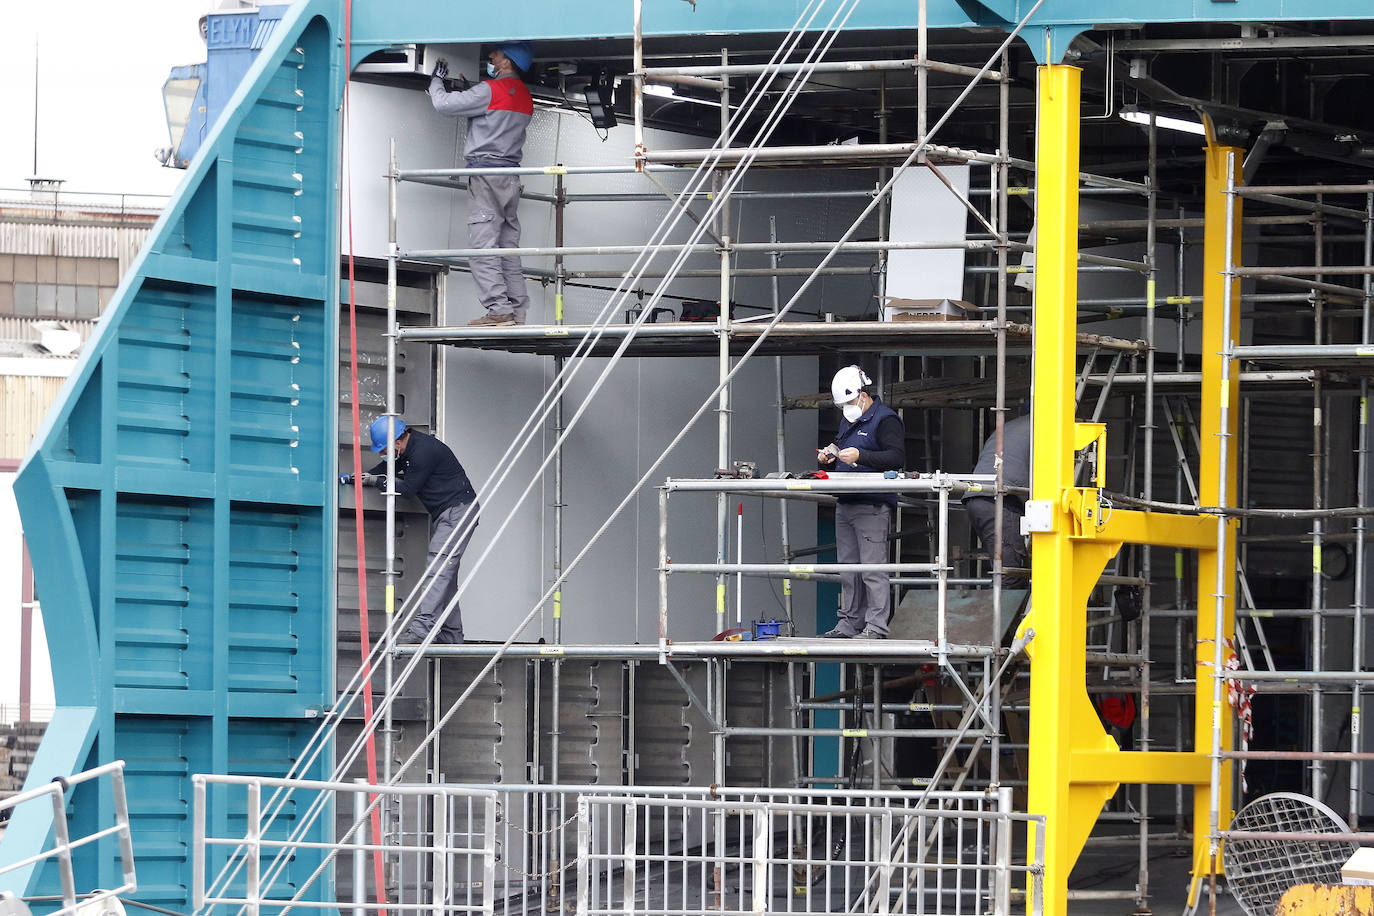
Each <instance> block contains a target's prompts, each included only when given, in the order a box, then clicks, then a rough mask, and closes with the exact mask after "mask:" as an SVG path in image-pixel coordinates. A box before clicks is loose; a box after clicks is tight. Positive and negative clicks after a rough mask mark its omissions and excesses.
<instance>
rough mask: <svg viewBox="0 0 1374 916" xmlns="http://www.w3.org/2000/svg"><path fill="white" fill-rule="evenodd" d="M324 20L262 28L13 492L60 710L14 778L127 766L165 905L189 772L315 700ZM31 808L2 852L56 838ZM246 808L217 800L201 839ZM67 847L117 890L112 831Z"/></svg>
mask: <svg viewBox="0 0 1374 916" xmlns="http://www.w3.org/2000/svg"><path fill="white" fill-rule="evenodd" d="M340 19H341V17H340V15H339V5H338V3H337V2H335V0H304V2H301V3H298V4H296V5H295V6H293V7H292V8H291V10H290V11H289V12H288V13H287V14H286V15H285V17H284V18H283V19H281V20H280V21H279V22H278V23H277V24H276V28H275V29H274V31H273V33H272V35H271V37H270V40H268V42H267V43H266V44H265V45H264V46H263V48H262V51H261V53H260V54H259V56H258V58H257V60H256V61H255V63H254V64H253V66H252V68H251V69H250V70H249V71H248V73H247V75H246V76H245V78H244V80H243V83H242V85H240V86H239V88H238V91H237V94H236V96H235V98H234V99H233V100H232V101H231V103H230V104H229V105H228V107H227V108H226V113H225V115H224V116H223V117H222V118H220V120H219V122H218V125H217V126H216V127H215V128H214V129H213V130H212V131H211V133H210V135H209V136H208V137H207V138H206V141H205V143H204V145H203V147H202V148H201V150H200V152H199V154H198V155H197V157H196V159H195V161H194V162H193V163H192V164H191V167H190V169H189V171H188V174H187V176H186V180H185V181H184V182H183V184H182V186H181V189H180V191H179V193H178V194H177V195H176V197H175V199H174V200H173V202H172V204H171V205H170V207H169V208H168V210H167V212H166V213H165V214H164V215H163V217H162V219H161V221H160V222H159V223H158V225H157V227H156V228H155V230H154V232H153V236H152V240H151V241H150V243H149V244H148V245H147V247H145V249H144V251H143V253H142V254H141V255H140V258H139V260H138V261H137V262H136V264H135V265H134V266H133V268H132V269H131V270H130V272H129V274H128V276H127V277H126V278H125V281H124V284H123V286H122V287H121V288H120V290H119V292H118V294H117V296H116V298H115V300H114V302H113V303H112V304H111V305H110V307H109V308H108V309H107V311H106V313H105V316H104V318H103V319H102V321H101V324H100V328H99V332H98V334H97V336H96V337H95V339H93V340H92V342H91V343H90V345H89V346H88V348H87V351H86V353H85V355H84V357H83V359H82V361H81V363H80V366H79V368H78V370H77V371H76V372H75V373H74V374H73V376H72V377H71V379H70V380H69V382H68V384H67V386H66V388H65V390H64V392H63V394H62V395H61V397H60V398H59V399H58V404H57V406H56V407H55V408H54V409H53V412H52V413H51V414H50V415H49V417H48V421H47V424H46V426H45V428H44V429H43V431H42V432H40V434H39V436H38V438H37V440H36V441H35V445H34V447H33V449H32V451H31V452H30V454H29V456H28V458H27V460H26V462H25V464H24V466H23V467H22V469H21V471H20V474H19V477H18V479H17V481H16V483H15V488H14V489H15V494H16V497H17V499H18V502H19V507H20V510H21V512H22V513H23V518H24V522H25V534H26V536H27V538H28V541H29V545H30V548H31V550H32V553H33V557H34V567H35V575H36V578H37V584H38V589H39V597H40V599H41V602H42V609H43V614H44V623H45V627H46V630H47V633H48V641H49V652H50V654H51V658H52V670H53V672H54V674H55V675H56V677H55V681H56V683H55V688H56V699H57V703H58V710H57V714H56V716H55V718H54V719H53V722H52V725H51V726H50V728H49V730H48V734H47V736H46V737H45V738H44V740H43V744H42V746H41V748H40V749H39V753H38V758H37V760H36V761H35V763H34V767H33V770H32V772H31V773H30V775H29V784H30V785H36V784H38V783H40V782H43V781H46V780H48V779H51V778H53V777H55V776H63V775H67V774H70V773H73V772H76V771H80V770H82V769H85V768H87V767H91V766H95V765H97V764H100V763H105V762H107V761H111V760H117V759H123V760H125V761H127V764H128V768H127V771H126V775H127V786H128V793H129V807H130V819H131V824H132V828H133V842H134V849H135V853H136V857H137V864H138V877H139V890H138V893H137V897H138V898H139V899H141V900H143V901H146V902H149V903H154V904H158V905H161V906H164V907H168V908H170V909H174V910H178V911H182V912H187V911H189V903H190V876H191V868H190V854H191V843H192V819H191V814H192V811H191V803H192V796H191V781H190V778H189V777H190V774H192V773H198V772H204V773H231V774H262V775H271V776H281V775H283V774H284V773H286V772H287V771H288V770H289V769H290V768H291V767H292V766H293V765H294V764H296V763H297V762H298V760H300V759H301V754H302V749H303V748H304V747H305V745H306V743H307V742H308V741H309V739H310V737H311V735H312V734H313V733H314V731H315V729H316V726H317V725H318V717H319V715H320V713H321V710H322V709H324V708H326V707H327V705H328V704H329V703H330V702H331V701H332V698H333V692H332V691H333V679H334V672H333V670H332V659H333V658H334V648H333V640H334V636H333V630H334V627H333V607H334V595H333V588H334V586H333V574H332V564H333V554H334V524H335V522H334V518H335V498H336V497H335V490H336V486H335V485H334V484H333V481H334V476H333V475H334V463H335V442H336V436H337V432H336V429H335V403H336V401H335V389H336V381H337V379H336V374H337V349H336V348H337V343H336V337H337V313H338V305H337V303H338V300H337V289H338V251H339V244H338V221H339V217H338V203H337V202H338V182H337V176H338V173H339V169H338V149H339V142H338V131H339V106H338V100H339V98H340V95H341V88H342V53H341V51H342V48H341V43H340V41H339V29H338V28H337V23H339V22H340ZM329 762H330V761H329V758H328V755H327V754H325V755H322V756H321V758H320V759H319V762H318V763H317V764H316V765H314V766H313V767H311V768H310V769H308V770H307V771H306V772H305V775H306V776H318V775H320V774H321V773H323V772H327V767H328V764H329ZM82 789H83V790H84V791H85V792H86V795H85V796H84V797H82V796H81V795H80V794H78V796H77V798H76V800H75V804H74V806H73V810H74V812H75V815H74V816H75V817H76V818H77V819H78V821H80V822H82V823H78V824H77V825H76V827H77V828H78V829H79V828H81V827H91V826H94V825H97V824H100V825H108V824H110V823H112V822H113V819H114V807H113V800H112V797H111V795H110V791H109V787H108V785H106V786H101V787H97V786H96V785H95V784H94V783H90V784H87V785H86V786H83V787H82ZM42 807H43V806H39V805H28V806H24V809H25V810H21V811H20V812H18V813H16V815H15V817H14V820H13V822H12V823H11V825H10V827H9V830H8V831H7V833H6V835H5V838H4V849H3V856H0V861H16V860H19V859H22V858H25V857H27V856H29V855H31V854H33V853H36V852H38V851H39V850H40V849H42V848H43V847H44V845H45V844H47V843H50V842H51V833H52V823H51V810H47V811H46V813H45V812H44V811H41V810H39V809H40V808H42ZM30 809H31V810H30ZM241 816H242V812H241V810H236V809H235V808H234V806H233V803H232V802H231V801H230V800H229V799H228V798H227V797H225V796H223V795H218V794H215V793H212V795H211V803H210V809H209V827H210V830H211V831H212V832H213V833H215V834H217V835H219V836H225V835H229V834H230V832H231V831H236V830H237V831H239V833H238V834H237V835H240V836H241V835H242V832H241V830H242V823H241V821H240V818H241ZM290 826H291V825H290V821H289V817H288V818H285V819H283V821H282V822H281V824H280V825H279V827H280V829H289V827H290ZM331 831H332V824H328V823H326V819H322V820H321V822H320V824H319V826H318V827H317V828H316V831H315V836H312V837H308V839H322V838H324V835H325V834H327V833H329V832H331ZM318 861H319V860H318V857H317V856H313V855H298V856H297V857H296V859H295V861H294V862H293V864H292V865H291V867H290V870H289V871H288V872H287V874H286V875H285V881H284V882H283V884H282V885H279V886H278V887H277V888H276V892H282V891H286V892H287V893H288V894H289V893H290V892H291V890H292V889H293V888H294V887H295V886H299V884H300V883H302V882H303V881H304V880H305V878H306V877H307V876H308V875H309V873H310V871H311V870H312V869H313V867H314V866H315V865H316V864H317V863H318ZM78 863H79V865H80V871H79V874H80V875H81V876H82V877H81V882H82V888H84V889H90V888H91V887H95V886H101V887H112V886H116V885H118V884H119V883H120V878H119V870H118V858H117V849H116V848H114V846H113V845H111V844H101V847H100V848H99V849H98V850H97V849H94V848H91V849H89V850H88V851H87V852H86V853H85V861H81V860H80V859H79V860H78ZM215 872H216V867H215V859H214V858H213V857H212V859H211V860H210V869H209V871H208V875H209V876H211V877H213V876H214V874H215ZM239 880H240V882H241V881H242V878H241V877H240V879H239ZM59 887H60V885H59V884H58V881H57V875H56V871H55V869H53V868H51V867H48V868H47V869H45V870H35V871H32V872H30V873H28V874H24V875H21V877H20V881H19V882H18V883H17V884H15V885H14V888H15V890H17V891H19V892H20V893H24V894H51V893H56V892H57V891H58V888H59ZM79 889H81V888H79ZM329 893H330V889H329V887H328V885H327V884H324V885H320V886H319V887H318V889H315V888H312V890H311V892H310V896H311V897H318V896H319V895H321V894H329Z"/></svg>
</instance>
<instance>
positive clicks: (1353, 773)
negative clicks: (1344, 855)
mask: <svg viewBox="0 0 1374 916" xmlns="http://www.w3.org/2000/svg"><path fill="white" fill-rule="evenodd" d="M1364 262H1365V263H1366V264H1369V263H1374V190H1370V191H1368V192H1367V193H1366V195H1365V223H1364ZM1372 299H1374V279H1371V277H1370V276H1369V275H1368V274H1366V275H1365V278H1364V303H1363V310H1362V311H1363V316H1362V317H1363V321H1362V322H1361V327H1360V340H1361V341H1362V342H1364V343H1365V344H1368V343H1369V342H1370V306H1371V300H1372ZM1358 424H1359V425H1358V430H1357V432H1356V439H1355V505H1356V506H1357V507H1358V508H1364V507H1365V506H1367V505H1369V379H1368V378H1362V379H1360V401H1359V420H1358ZM1366 527H1367V522H1366V521H1365V518H1364V516H1360V517H1359V518H1357V519H1355V557H1354V564H1355V582H1354V590H1355V594H1354V599H1355V600H1354V602H1353V607H1352V608H1351V610H1352V612H1353V614H1354V623H1353V628H1352V631H1351V667H1352V668H1354V669H1355V670H1356V671H1363V670H1364V667H1365V646H1364V640H1365V635H1364V613H1365V607H1366V604H1365V590H1366V589H1367V588H1368V587H1369V586H1368V582H1367V578H1366V576H1367V573H1366V570H1365V529H1366ZM1363 693H1364V685H1363V684H1361V683H1359V682H1356V683H1355V684H1353V685H1352V686H1351V691H1350V747H1351V750H1352V751H1355V752H1358V751H1359V750H1360V748H1361V747H1362V746H1363V744H1364V733H1363V731H1362V730H1361V728H1360V726H1361V724H1362V723H1361V715H1360V707H1361V704H1362V700H1363ZM1363 786H1364V769H1363V768H1362V767H1351V768H1350V812H1349V814H1350V817H1349V823H1350V827H1351V829H1352V830H1358V829H1359V827H1360V801H1361V796H1362V794H1363V791H1362V790H1363Z"/></svg>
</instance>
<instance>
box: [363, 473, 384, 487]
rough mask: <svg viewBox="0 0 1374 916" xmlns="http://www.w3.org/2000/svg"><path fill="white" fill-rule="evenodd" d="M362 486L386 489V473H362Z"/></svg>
mask: <svg viewBox="0 0 1374 916" xmlns="http://www.w3.org/2000/svg"><path fill="white" fill-rule="evenodd" d="M363 486H365V487H376V488H377V489H378V490H385V489H386V475H385V474H364V475H363Z"/></svg>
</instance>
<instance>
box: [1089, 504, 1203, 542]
mask: <svg viewBox="0 0 1374 916" xmlns="http://www.w3.org/2000/svg"><path fill="white" fill-rule="evenodd" d="M1094 536H1095V537H1096V538H1097V539H1098V540H1106V541H1122V542H1124V543H1127V544H1149V545H1151V546H1154V547H1180V548H1182V549H1184V550H1200V551H1212V550H1216V546H1217V518H1216V517H1215V516H1211V515H1172V514H1170V513H1168V512H1135V511H1133V510H1130V509H1110V510H1107V511H1105V512H1103V513H1102V527H1101V528H1099V529H1098V530H1097V532H1096V534H1095V535H1094Z"/></svg>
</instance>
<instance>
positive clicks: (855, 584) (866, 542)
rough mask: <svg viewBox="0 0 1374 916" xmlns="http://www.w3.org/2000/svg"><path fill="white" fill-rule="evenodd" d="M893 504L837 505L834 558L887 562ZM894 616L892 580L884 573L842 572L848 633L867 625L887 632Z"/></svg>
mask: <svg viewBox="0 0 1374 916" xmlns="http://www.w3.org/2000/svg"><path fill="white" fill-rule="evenodd" d="M891 522H892V507H891V506H888V505H885V504H879V503H838V504H836V506H835V559H836V560H837V561H838V562H840V563H875V564H876V563H886V562H887V531H888V527H889V526H890V525H891ZM891 616H892V583H891V577H890V576H889V575H888V574H887V573H885V572H864V573H858V572H846V573H840V611H839V622H838V623H837V624H836V625H835V626H836V629H838V630H839V631H840V632H841V633H843V634H845V635H846V636H857V635H858V634H859V633H860V632H862V631H863V630H864V629H865V628H868V629H871V630H873V631H875V632H877V633H881V634H882V635H884V636H886V635H887V621H888V618H889V617H891Z"/></svg>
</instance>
